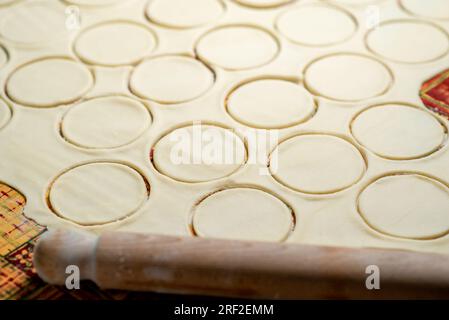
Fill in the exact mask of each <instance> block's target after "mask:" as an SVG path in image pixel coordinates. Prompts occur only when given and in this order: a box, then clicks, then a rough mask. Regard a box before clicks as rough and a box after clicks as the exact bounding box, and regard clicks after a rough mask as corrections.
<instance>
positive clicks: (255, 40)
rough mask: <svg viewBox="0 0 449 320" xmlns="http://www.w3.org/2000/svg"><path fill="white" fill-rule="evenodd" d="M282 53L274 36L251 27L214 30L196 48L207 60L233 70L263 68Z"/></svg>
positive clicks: (230, 27) (227, 27) (229, 27)
mask: <svg viewBox="0 0 449 320" xmlns="http://www.w3.org/2000/svg"><path fill="white" fill-rule="evenodd" d="M278 51H279V46H278V43H277V41H276V40H275V39H274V38H273V36H272V35H271V34H269V33H268V32H266V31H264V30H262V29H259V28H256V27H250V26H225V27H220V28H217V29H214V30H212V31H210V32H208V33H206V34H205V35H204V36H203V37H202V38H201V39H200V41H199V42H198V44H197V46H196V52H197V54H198V55H199V56H200V57H201V58H202V59H203V60H205V61H207V62H209V63H211V64H213V65H217V66H219V67H222V68H224V69H230V70H242V69H250V68H255V67H260V66H262V65H264V64H266V63H268V62H270V61H271V60H272V59H274V57H275V56H276V55H277V53H278Z"/></svg>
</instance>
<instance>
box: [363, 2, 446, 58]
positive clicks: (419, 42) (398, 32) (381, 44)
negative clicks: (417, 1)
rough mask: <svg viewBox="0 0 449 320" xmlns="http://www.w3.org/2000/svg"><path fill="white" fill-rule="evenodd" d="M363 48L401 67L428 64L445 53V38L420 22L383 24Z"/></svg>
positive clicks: (441, 33)
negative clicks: (403, 64) (401, 65)
mask: <svg viewBox="0 0 449 320" xmlns="http://www.w3.org/2000/svg"><path fill="white" fill-rule="evenodd" d="M448 5H449V4H448ZM366 44H367V46H368V48H369V49H370V50H371V51H373V52H374V53H375V54H377V55H379V56H380V57H382V58H385V59H389V60H391V61H395V62H404V63H424V62H430V61H433V60H436V59H438V58H441V57H442V56H444V55H445V54H447V53H448V52H449V38H448V36H447V34H446V33H445V32H444V31H443V30H442V29H439V28H437V27H435V26H434V25H432V24H430V23H427V22H422V21H410V20H403V21H391V22H386V23H383V24H381V25H380V26H379V27H378V28H375V29H373V30H372V31H371V32H370V33H369V34H368V36H367V38H366ZM392 44H394V45H392Z"/></svg>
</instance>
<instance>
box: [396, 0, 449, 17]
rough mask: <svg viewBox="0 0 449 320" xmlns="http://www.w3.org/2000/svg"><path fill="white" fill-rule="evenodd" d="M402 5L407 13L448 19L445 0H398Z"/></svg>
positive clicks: (447, 8)
mask: <svg viewBox="0 0 449 320" xmlns="http://www.w3.org/2000/svg"><path fill="white" fill-rule="evenodd" d="M400 3H401V5H402V7H403V8H404V9H405V10H406V11H408V12H409V13H411V14H413V15H415V16H420V17H426V18H432V19H449V5H448V3H447V0H426V1H422V0H400Z"/></svg>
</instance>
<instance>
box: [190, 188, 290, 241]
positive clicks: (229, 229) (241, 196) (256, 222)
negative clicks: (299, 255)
mask: <svg viewBox="0 0 449 320" xmlns="http://www.w3.org/2000/svg"><path fill="white" fill-rule="evenodd" d="M292 215H293V212H292V210H291V208H289V207H288V206H287V205H286V204H285V203H284V202H283V201H281V200H280V199H278V198H277V197H275V196H273V195H271V194H270V193H267V192H264V191H261V190H258V189H252V188H243V187H242V188H232V189H226V190H222V191H218V192H216V193H213V194H212V195H210V196H208V197H207V198H205V199H204V200H202V201H201V202H200V203H199V204H198V205H197V206H196V207H195V209H194V212H193V228H194V230H195V232H196V234H197V235H198V236H201V237H211V238H224V239H235V240H252V241H283V240H285V239H286V238H287V236H288V235H289V233H290V231H291V230H292V229H293V227H294V226H293V221H294V219H293V216H292Z"/></svg>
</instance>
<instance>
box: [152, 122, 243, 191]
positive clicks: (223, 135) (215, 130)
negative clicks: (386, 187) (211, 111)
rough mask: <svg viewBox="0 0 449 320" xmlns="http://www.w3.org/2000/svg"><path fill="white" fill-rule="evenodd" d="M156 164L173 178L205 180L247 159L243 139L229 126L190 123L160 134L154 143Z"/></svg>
mask: <svg viewBox="0 0 449 320" xmlns="http://www.w3.org/2000/svg"><path fill="white" fill-rule="evenodd" d="M152 157H153V158H152V160H153V164H154V166H155V168H156V169H157V170H158V171H159V172H160V173H162V174H163V175H166V176H168V177H170V178H172V179H174V180H178V181H182V182H190V183H196V182H206V181H211V180H216V179H220V178H223V177H226V176H229V175H231V174H232V173H234V172H235V171H237V170H238V169H239V168H240V167H241V166H242V165H243V164H244V163H245V161H246V148H245V145H244V143H243V141H242V140H241V139H240V137H238V136H237V135H236V134H234V133H233V132H232V131H231V130H230V129H225V128H221V127H217V126H213V125H203V124H201V125H199V124H198V125H190V126H187V127H182V128H178V129H176V130H174V131H172V132H170V133H169V134H167V135H165V136H164V137H162V138H161V139H160V140H159V141H158V142H157V143H156V145H155V146H154V148H153V151H152Z"/></svg>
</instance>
